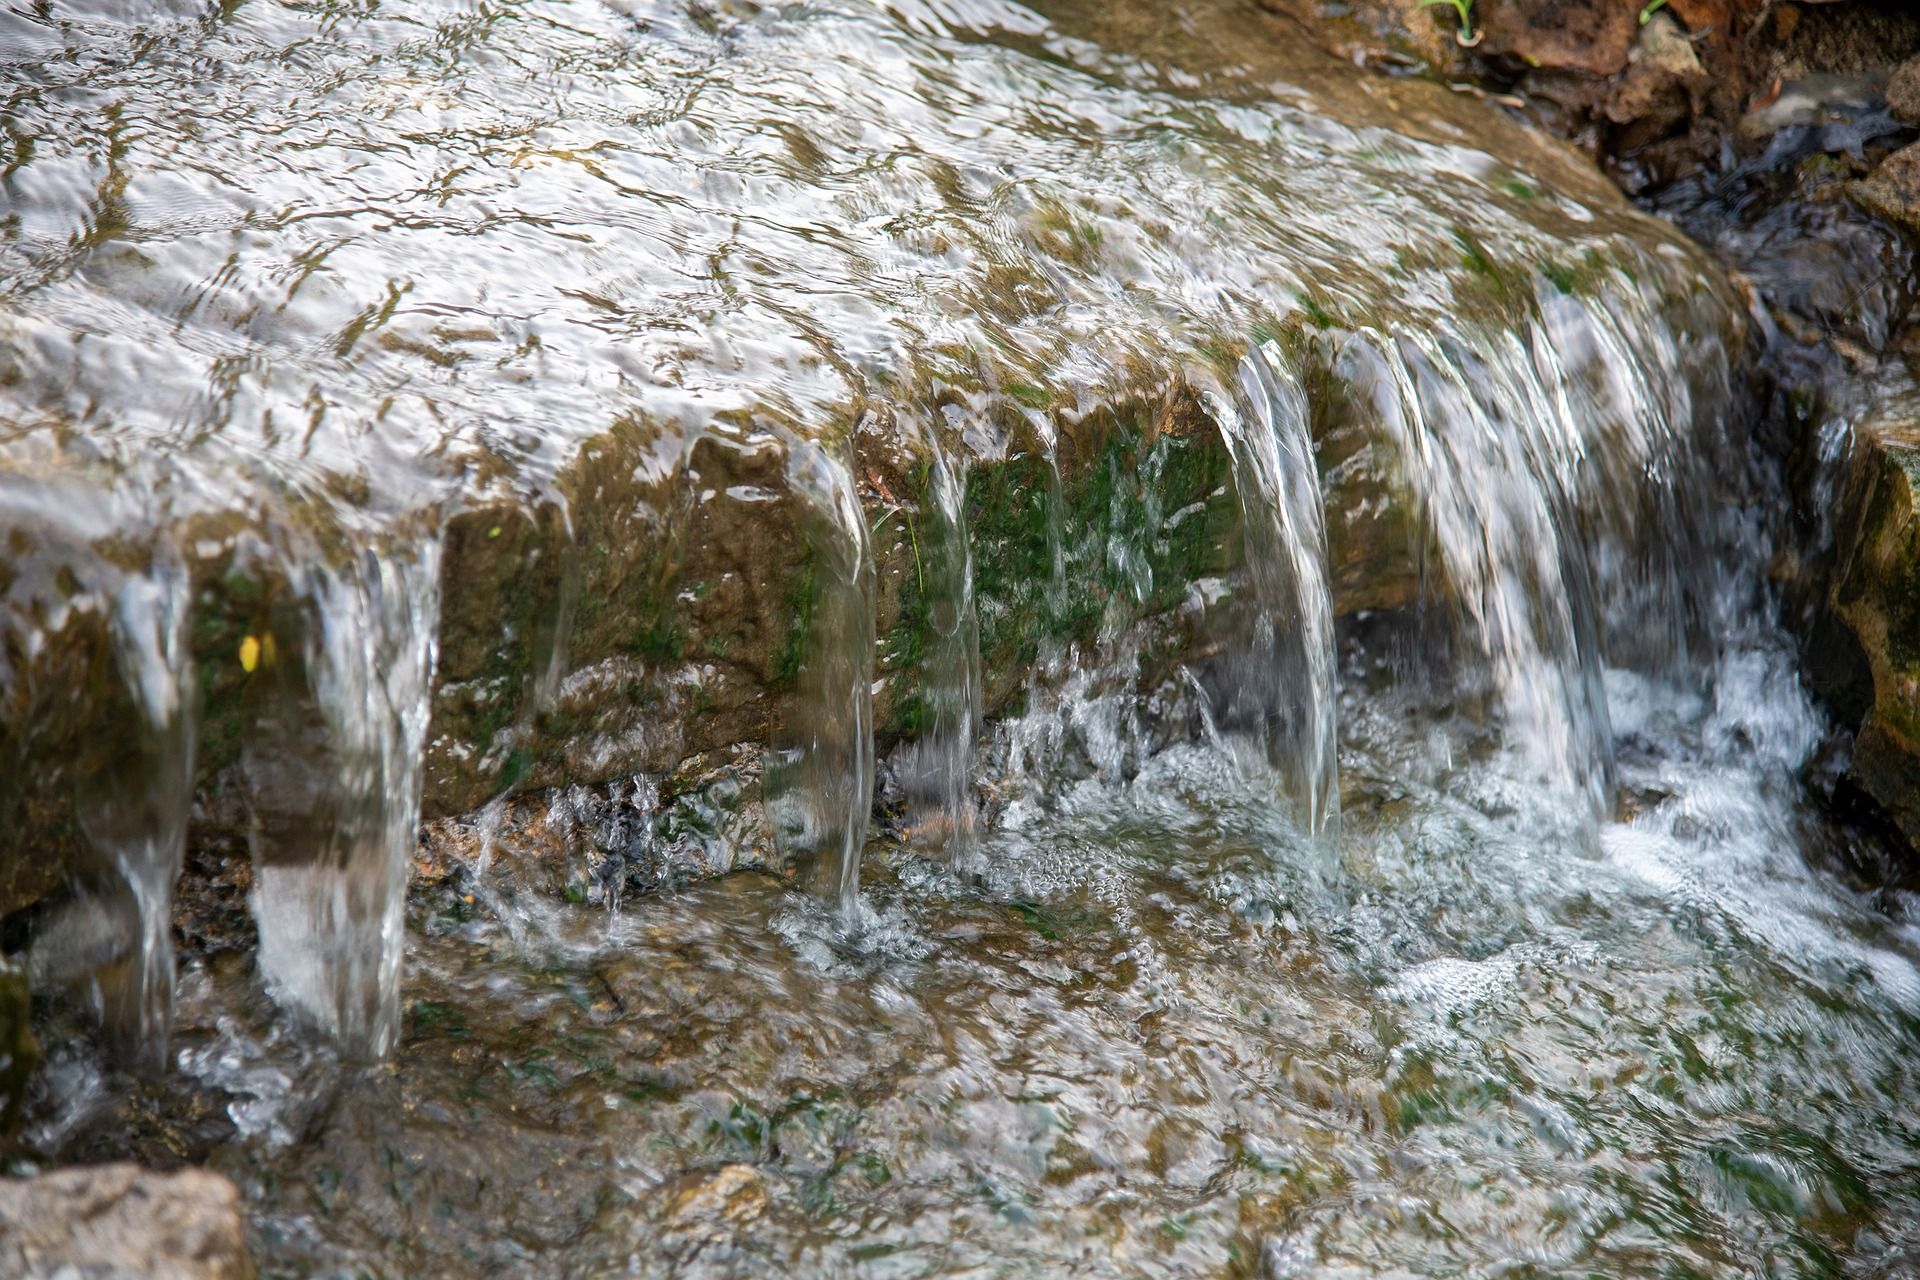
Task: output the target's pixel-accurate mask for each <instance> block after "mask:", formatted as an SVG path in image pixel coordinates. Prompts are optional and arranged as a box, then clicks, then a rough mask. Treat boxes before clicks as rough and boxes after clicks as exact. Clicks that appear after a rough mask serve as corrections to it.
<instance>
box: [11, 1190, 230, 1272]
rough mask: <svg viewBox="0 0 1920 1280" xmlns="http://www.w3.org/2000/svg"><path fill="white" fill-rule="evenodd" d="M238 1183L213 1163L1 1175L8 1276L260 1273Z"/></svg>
mask: <svg viewBox="0 0 1920 1280" xmlns="http://www.w3.org/2000/svg"><path fill="white" fill-rule="evenodd" d="M253 1274H254V1270H253V1262H252V1260H251V1259H250V1258H249V1257H248V1256H247V1226H246V1215H245V1213H244V1212H243V1210H242V1208H241V1204H240V1192H239V1190H238V1189H237V1188H236V1187H235V1186H234V1185H233V1184H232V1183H231V1182H229V1181H227V1180H226V1179H225V1178H223V1177H221V1176H220V1175H218V1174H215V1173H209V1172H207V1171H206V1170H204V1169H182V1170H181V1171H180V1172H178V1173H155V1172H153V1171H151V1170H148V1169H142V1168H141V1167H140V1166H138V1165H132V1164H112V1165H99V1166H96V1167H93V1168H84V1169H57V1170H55V1171H54V1172H52V1173H45V1174H41V1175H40V1176H39V1177H37V1178H6V1179H0V1275H6V1276H11V1277H18V1278H19V1280H53V1278H54V1277H56V1276H62V1277H64V1276H85V1277H87V1280H251V1278H252V1276H253Z"/></svg>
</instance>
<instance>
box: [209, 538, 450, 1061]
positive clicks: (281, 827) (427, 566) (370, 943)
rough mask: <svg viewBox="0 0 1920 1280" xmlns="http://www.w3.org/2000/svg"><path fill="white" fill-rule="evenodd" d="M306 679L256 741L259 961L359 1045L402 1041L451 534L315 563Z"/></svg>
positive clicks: (376, 1047) (304, 1012) (277, 983)
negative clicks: (408, 548)
mask: <svg viewBox="0 0 1920 1280" xmlns="http://www.w3.org/2000/svg"><path fill="white" fill-rule="evenodd" d="M309 572H310V574H311V579H312V581H311V585H310V588H309V594H308V597H307V600H306V605H305V613H306V617H305V619H304V621H305V622H306V624H307V635H306V644H305V648H304V653H303V654H302V657H303V658H304V662H305V666H306V677H307V679H306V685H307V687H306V688H304V689H297V688H296V689H295V690H293V691H292V696H291V697H290V698H287V699H285V700H283V701H282V703H281V705H280V706H279V707H278V708H277V709H276V712H277V714H276V717H275V718H274V719H271V720H269V721H267V722H266V723H264V724H263V725H262V728H263V729H264V730H265V732H263V733H261V734H260V735H259V738H258V740H257V741H256V742H255V743H254V744H252V747H251V749H250V752H249V758H248V762H247V763H248V769H249V772H250V774H251V775H252V779H253V782H254V791H255V803H254V808H255V818H254V824H253V833H252V834H253V844H254V867H255V871H254V888H253V898H252V902H253V913H254V918H255V920H256V921H257V922H258V925H259V930H260V949H259V965H260V971H261V973H262V974H263V975H264V976H265V978H266V981H267V984H268V987H269V988H270V989H271V990H272V991H273V992H274V994H275V995H276V996H277V997H278V998H279V999H280V1000H281V1001H282V1002H283V1003H285V1004H287V1005H289V1006H291V1007H292V1008H293V1009H294V1010H295V1011H297V1012H298V1013H299V1014H300V1015H301V1016H302V1017H303V1018H305V1019H306V1020H307V1021H309V1022H311V1023H312V1024H314V1025H315V1026H317V1027H318V1028H320V1029H321V1030H322V1031H324V1032H326V1033H327V1034H328V1035H329V1036H331V1037H333V1038H334V1039H335V1040H337V1041H338V1042H339V1043H340V1044H341V1045H342V1046H343V1047H345V1048H347V1049H348V1050H349V1051H352V1052H360V1053H366V1054H369V1055H373V1056H378V1055H381V1054H384V1053H386V1052H387V1051H388V1050H389V1049H391V1048H392V1047H393V1044H394V1041H395V1039H396V1037H397V1035H398V1031H399V1020H400V965H401V952H402V949H403V943H404V936H403V935H404V925H405V919H404V917H405V906H406V883H407V867H408V861H409V858H410V856H411V854H412V851H413V847H414V841H415V838H416V829H417V825H418V822H419V816H420V768H421V751H422V746H423V743H424V741H425V736H426V728H427V716H428V710H429V692H430V688H431V682H432V676H433V666H434V657H435V648H436V633H435V628H436V625H437V622H438V614H439V583H440V544H439V541H438V540H437V538H433V537H429V538H425V539H422V540H421V541H420V542H419V543H418V544H417V546H416V549H415V551H414V555H413V558H411V559H406V558H402V557H401V556H400V555H399V554H396V553H393V552H386V553H384V554H383V553H381V552H378V551H375V550H373V549H371V548H367V549H363V550H361V551H360V552H359V553H358V554H357V555H356V556H355V557H354V558H353V559H352V561H351V562H350V563H349V564H348V565H346V566H344V567H341V568H339V569H321V570H309Z"/></svg>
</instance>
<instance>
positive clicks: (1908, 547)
mask: <svg viewBox="0 0 1920 1280" xmlns="http://www.w3.org/2000/svg"><path fill="white" fill-rule="evenodd" d="M1840 548H1841V559H1840V562H1839V567H1838V572H1837V573H1836V574H1835V577H1834V583H1835V585H1834V588H1833V605H1834V610H1835V612H1836V613H1837V614H1838V615H1839V617H1840V619H1841V620H1842V621H1843V622H1844V623H1845V624H1846V625H1847V626H1848V627H1849V628H1850V629H1851V630H1852V631H1853V633H1854V635H1855V636H1856V637H1857V638H1858V639H1859V641H1860V645H1861V648H1862V649H1864V650H1865V652H1866V656H1867V664H1868V667H1869V668H1870V670H1871V671H1872V674H1873V709H1872V710H1871V711H1870V712H1869V713H1868V715H1867V719H1866V723H1865V724H1864V725H1863V726H1862V728H1861V731H1860V735H1859V737H1858V738H1857V739H1856V741H1855V743H1854V755H1853V774H1854V778H1855V780H1856V781H1857V782H1858V783H1859V784H1860V785H1861V786H1862V787H1863V788H1864V789H1865V790H1866V791H1867V793H1868V794H1869V795H1871V796H1873V797H1874V799H1875V800H1877V801H1878V802H1879V803H1880V805H1881V807H1882V808H1884V809H1885V810H1886V811H1887V814H1888V816H1889V817H1891V818H1892V819H1893V821H1894V822H1895V824H1896V825H1898V826H1899V828H1900V829H1901V831H1902V832H1903V833H1905V835H1906V837H1907V840H1908V841H1909V843H1911V844H1914V845H1915V846H1920V394H1909V395H1908V396H1906V397H1904V398H1902V399H1899V400H1896V401H1894V402H1893V403H1891V404H1889V405H1888V406H1885V407H1883V408H1882V410H1881V411H1880V412H1879V413H1878V414H1877V415H1876V420H1872V421H1868V422H1866V423H1864V424H1862V425H1861V427H1860V428H1859V430H1858V432H1857V435H1856V438H1855V444H1854V454H1853V459H1852V468H1851V475H1850V477H1849V480H1848V485H1847V492H1846V499H1845V517H1844V521H1843V523H1842V525H1841V540H1840Z"/></svg>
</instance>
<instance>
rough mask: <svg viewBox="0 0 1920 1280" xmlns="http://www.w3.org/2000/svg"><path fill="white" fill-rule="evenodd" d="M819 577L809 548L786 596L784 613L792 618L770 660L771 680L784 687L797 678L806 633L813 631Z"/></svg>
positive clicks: (805, 642)
mask: <svg viewBox="0 0 1920 1280" xmlns="http://www.w3.org/2000/svg"><path fill="white" fill-rule="evenodd" d="M818 577H819V569H818V565H817V564H816V563H815V560H814V556H813V553H812V552H811V551H809V552H808V553H807V555H806V558H805V560H804V561H803V562H802V565H801V570H800V574H799V577H798V578H796V579H795V581H794V584H793V589H792V591H790V592H789V593H788V596H787V616H788V618H789V619H790V620H791V621H790V622H789V624H788V627H787V634H786V636H785V638H783V639H782V640H781V642H780V651H779V653H778V655H777V656H776V657H775V659H774V664H773V679H774V683H775V684H776V685H779V686H781V687H783V688H789V689H790V688H792V687H793V685H794V684H795V683H796V682H797V681H798V680H799V678H800V664H801V663H802V662H804V661H805V660H806V656H807V637H808V636H810V635H811V634H812V633H813V611H814V608H815V605H816V604H817V602H818V600H819V593H820V584H819V582H818Z"/></svg>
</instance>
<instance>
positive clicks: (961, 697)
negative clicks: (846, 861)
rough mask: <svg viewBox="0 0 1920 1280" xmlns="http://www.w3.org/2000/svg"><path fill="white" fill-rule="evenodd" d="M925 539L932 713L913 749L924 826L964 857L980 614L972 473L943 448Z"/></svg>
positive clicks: (911, 774) (910, 763)
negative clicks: (971, 539) (969, 499)
mask: <svg viewBox="0 0 1920 1280" xmlns="http://www.w3.org/2000/svg"><path fill="white" fill-rule="evenodd" d="M926 497H927V501H926V504H925V506H924V507H923V509H922V516H923V523H922V530H923V532H922V535H921V539H920V561H921V574H922V577H921V581H920V590H921V596H922V601H923V603H924V605H925V608H926V626H927V648H926V653H925V660H924V662H923V663H922V666H921V670H922V672H923V673H924V674H923V683H922V687H921V698H922V699H923V703H924V706H925V711H926V716H925V721H924V724H923V728H922V730H921V733H920V736H919V738H918V740H917V741H915V742H914V743H913V744H912V746H911V747H910V748H909V749H908V751H907V773H908V778H907V781H908V786H909V790H910V794H911V796H912V799H913V802H914V820H915V826H916V829H917V830H918V831H919V832H920V833H922V837H923V839H925V840H926V841H927V842H928V843H932V844H938V845H942V846H944V847H945V849H946V851H947V854H948V856H949V857H950V858H951V859H953V860H955V861H956V862H964V861H965V860H966V859H967V858H968V857H969V855H970V853H971V850H972V848H973V845H974V837H975V835H976V821H977V815H976V813H975V806H974V802H973V787H972V779H973V765H974V748H975V746H976V744H977V742H978V738H979V732H980V718H981V676H980V620H979V617H978V615H977V614H976V613H975V610H974V599H973V551H972V548H971V546H970V545H969V543H968V539H967V520H966V476H965V473H964V471H963V470H962V469H961V468H959V467H956V466H955V465H954V464H952V463H951V462H949V461H948V459H947V458H946V456H945V455H944V454H939V453H936V455H935V457H934V461H933V465H932V467H931V468H930V470H929V473H928V477H927V494H926Z"/></svg>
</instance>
